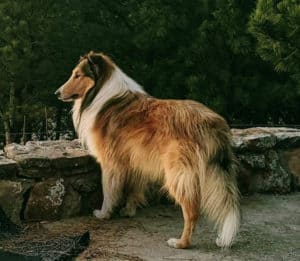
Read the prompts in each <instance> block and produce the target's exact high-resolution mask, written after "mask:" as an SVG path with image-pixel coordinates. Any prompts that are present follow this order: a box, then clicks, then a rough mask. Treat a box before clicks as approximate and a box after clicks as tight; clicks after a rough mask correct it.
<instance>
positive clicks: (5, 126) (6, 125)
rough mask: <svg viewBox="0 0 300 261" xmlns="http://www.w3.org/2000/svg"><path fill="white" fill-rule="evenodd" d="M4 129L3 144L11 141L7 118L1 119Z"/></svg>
mask: <svg viewBox="0 0 300 261" xmlns="http://www.w3.org/2000/svg"><path fill="white" fill-rule="evenodd" d="M3 125H4V131H5V144H6V145H7V144H10V143H11V134H10V124H9V120H8V119H3Z"/></svg>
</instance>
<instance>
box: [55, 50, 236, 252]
mask: <svg viewBox="0 0 300 261" xmlns="http://www.w3.org/2000/svg"><path fill="white" fill-rule="evenodd" d="M56 94H57V95H58V97H59V99H61V100H63V101H70V102H71V101H73V102H74V107H73V122H74V126H75V128H76V131H77V133H78V136H79V138H80V139H81V140H82V141H83V143H84V144H86V146H87V147H88V149H89V151H90V153H91V154H92V155H93V156H94V157H95V158H96V159H97V161H98V162H99V163H100V165H101V168H102V186H103V196H104V199H103V205H102V208H101V210H95V211H94V215H95V216H96V217H97V218H99V219H108V218H110V217H111V214H112V211H113V209H114V207H116V206H117V205H118V203H119V201H120V199H121V198H122V197H123V196H124V190H126V192H127V193H126V196H127V198H126V204H125V207H124V208H123V209H122V210H121V214H122V215H124V216H134V214H135V212H136V208H137V206H138V205H140V204H142V203H143V202H144V200H145V197H144V192H145V190H146V188H147V185H148V184H149V182H156V181H161V182H162V183H163V188H164V189H165V190H166V191H168V193H169V195H170V196H171V197H173V198H174V199H175V201H176V202H177V203H178V204H179V205H180V206H181V208H182V212H183V217H184V228H183V232H182V235H181V237H180V238H179V239H176V238H171V239H169V240H168V241H167V243H168V245H169V246H170V247H174V248H187V247H189V246H190V244H191V236H192V232H193V230H194V227H195V223H196V222H197V220H198V218H199V216H200V215H203V216H206V217H207V218H209V219H210V220H212V221H213V222H214V224H215V225H216V228H217V229H218V237H217V240H216V244H217V245H218V246H220V247H227V246H230V245H231V244H232V241H233V239H234V237H235V235H236V234H237V232H238V229H239V223H240V212H239V191H238V188H237V184H236V173H235V158H234V155H233V153H232V150H231V145H230V143H231V135H230V129H229V127H228V125H227V123H226V122H225V120H224V119H223V118H222V117H221V116H219V115H218V114H216V113H215V112H213V111H212V110H210V109H208V108H207V107H205V106H204V105H203V104H201V103H198V102H195V101H189V100H160V99H156V98H153V97H151V96H150V95H149V94H147V93H146V92H145V91H144V90H143V88H142V87H141V86H140V85H139V84H137V83H136V82H135V81H134V80H132V79H131V78H129V77H128V76H127V75H126V74H125V73H124V72H123V71H122V70H121V69H120V68H119V67H118V66H117V65H116V64H115V63H113V62H112V60H111V59H110V58H109V57H107V56H106V55H104V54H102V53H94V52H90V53H88V54H86V55H85V56H83V57H81V58H80V60H79V63H78V64H77V66H76V67H75V68H74V69H73V72H72V75H71V77H70V78H69V80H68V81H67V82H66V83H65V84H64V85H63V86H61V87H60V88H59V89H58V90H57V91H56Z"/></svg>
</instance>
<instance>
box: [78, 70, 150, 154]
mask: <svg viewBox="0 0 300 261" xmlns="http://www.w3.org/2000/svg"><path fill="white" fill-rule="evenodd" d="M126 91H132V92H139V93H145V91H144V90H143V88H142V87H141V86H140V85H139V84H137V83H136V82H135V81H134V80H133V79H131V78H129V77H128V76H127V75H126V74H125V73H124V72H123V71H121V69H120V68H118V67H116V68H115V69H114V70H113V73H112V75H111V77H110V78H109V79H108V80H107V82H105V83H104V85H103V86H102V88H101V90H100V91H99V93H98V94H97V95H96V97H95V99H94V100H93V101H92V103H91V105H90V106H89V107H88V108H86V109H85V110H84V112H82V115H81V118H80V107H81V103H82V99H79V100H76V101H75V103H74V106H73V123H74V126H75V128H76V131H77V133H78V136H79V138H80V139H81V142H82V143H83V144H84V145H87V147H88V149H89V151H90V153H91V154H92V155H95V149H96V148H95V144H94V141H93V140H92V135H90V132H91V129H92V127H93V125H94V124H95V120H96V116H97V114H98V112H99V111H100V109H101V108H102V106H103V105H104V104H105V103H106V102H107V101H108V100H109V99H111V98H112V97H114V96H116V95H122V94H123V93H125V92H126ZM79 118H80V122H79Z"/></svg>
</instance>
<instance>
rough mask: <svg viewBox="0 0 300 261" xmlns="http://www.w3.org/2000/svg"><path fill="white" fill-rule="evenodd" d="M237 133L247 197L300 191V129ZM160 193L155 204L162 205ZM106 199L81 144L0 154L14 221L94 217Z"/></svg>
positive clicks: (3, 203) (1, 181)
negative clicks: (248, 195) (252, 194)
mask: <svg viewBox="0 0 300 261" xmlns="http://www.w3.org/2000/svg"><path fill="white" fill-rule="evenodd" d="M232 132H233V148H234V151H235V152H236V155H237V158H238V160H239V163H240V164H239V173H238V181H239V187H240V189H241V191H242V192H243V193H253V192H262V193H280V194H281V193H289V192H292V191H295V190H300V130H297V129H288V128H250V129H244V130H241V129H233V130H232ZM154 187H155V188H157V187H156V186H154ZM157 190H158V189H153V190H151V193H150V195H149V196H150V200H149V201H150V203H151V202H152V203H153V202H159V201H160V198H159V197H161V195H159V197H157V193H156V192H157ZM101 196H102V194H101V185H100V169H99V166H98V164H96V162H95V161H94V159H93V158H92V157H91V156H89V155H88V152H87V151H86V150H85V149H83V148H82V146H81V144H80V143H79V141H78V140H73V141H41V142H27V143H26V145H25V146H22V145H19V144H10V145H8V146H6V147H5V149H4V153H0V209H1V208H2V210H3V211H4V212H5V214H6V215H7V216H8V217H9V218H10V219H11V220H12V221H14V222H19V221H20V220H25V221H41V220H55V219H61V218H67V217H71V216H77V215H86V214H88V215H90V214H91V213H92V210H93V209H94V208H100V207H101V202H102V198H101Z"/></svg>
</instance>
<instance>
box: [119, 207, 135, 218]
mask: <svg viewBox="0 0 300 261" xmlns="http://www.w3.org/2000/svg"><path fill="white" fill-rule="evenodd" d="M119 213H120V216H121V217H134V216H135V213H136V209H135V208H126V207H125V208H122V209H121V210H120V212H119Z"/></svg>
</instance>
